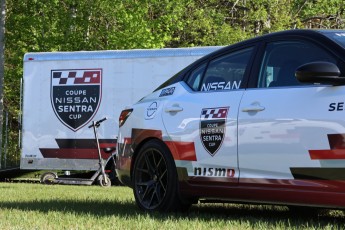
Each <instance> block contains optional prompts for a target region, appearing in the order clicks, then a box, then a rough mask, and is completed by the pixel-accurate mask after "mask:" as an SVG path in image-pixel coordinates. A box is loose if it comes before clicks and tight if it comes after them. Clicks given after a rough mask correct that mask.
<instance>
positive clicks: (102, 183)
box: [97, 174, 111, 187]
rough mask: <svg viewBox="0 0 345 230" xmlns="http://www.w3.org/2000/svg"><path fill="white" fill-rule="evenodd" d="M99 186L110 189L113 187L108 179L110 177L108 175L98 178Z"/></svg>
mask: <svg viewBox="0 0 345 230" xmlns="http://www.w3.org/2000/svg"><path fill="white" fill-rule="evenodd" d="M97 180H98V184H99V185H100V186H101V187H110V186H111V181H110V179H109V177H108V175H106V176H105V177H103V175H102V174H101V175H99V176H98V178H97Z"/></svg>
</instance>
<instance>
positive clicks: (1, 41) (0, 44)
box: [0, 0, 6, 168]
mask: <svg viewBox="0 0 345 230" xmlns="http://www.w3.org/2000/svg"><path fill="white" fill-rule="evenodd" d="M0 4H1V5H0V9H1V19H0V168H1V159H2V152H3V151H2V150H3V148H2V127H3V82H4V73H5V71H4V69H5V55H4V54H5V12H6V7H5V6H6V1H5V0H1V2H0Z"/></svg>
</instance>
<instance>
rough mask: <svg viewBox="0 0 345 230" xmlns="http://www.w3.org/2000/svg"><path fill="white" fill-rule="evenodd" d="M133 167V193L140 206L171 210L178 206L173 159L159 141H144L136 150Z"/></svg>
mask: <svg viewBox="0 0 345 230" xmlns="http://www.w3.org/2000/svg"><path fill="white" fill-rule="evenodd" d="M133 170H134V171H133V182H134V187H133V191H134V196H135V200H136V203H137V205H138V206H139V207H140V208H141V209H143V210H145V211H174V210H176V208H178V205H179V204H180V200H179V198H178V193H177V173H176V167H175V162H174V160H173V158H172V156H171V154H170V151H169V149H168V148H167V147H166V146H165V145H164V144H163V143H162V142H160V141H158V140H152V141H149V142H148V143H146V144H145V145H144V146H143V147H142V148H141V150H140V151H139V153H138V156H137V158H136V161H135V163H134V169H133Z"/></svg>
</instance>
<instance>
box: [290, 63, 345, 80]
mask: <svg viewBox="0 0 345 230" xmlns="http://www.w3.org/2000/svg"><path fill="white" fill-rule="evenodd" d="M295 76H296V78H297V79H298V80H299V81H300V82H303V83H319V84H330V85H344V84H345V77H339V76H340V70H339V68H338V66H336V65H335V64H333V63H331V62H310V63H307V64H304V65H301V66H300V67H298V68H297V69H296V72H295Z"/></svg>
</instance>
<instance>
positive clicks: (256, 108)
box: [242, 105, 265, 112]
mask: <svg viewBox="0 0 345 230" xmlns="http://www.w3.org/2000/svg"><path fill="white" fill-rule="evenodd" d="M263 110H265V107H263V106H260V105H252V106H249V107H245V108H242V112H260V111H263Z"/></svg>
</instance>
